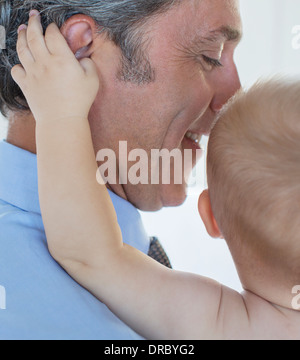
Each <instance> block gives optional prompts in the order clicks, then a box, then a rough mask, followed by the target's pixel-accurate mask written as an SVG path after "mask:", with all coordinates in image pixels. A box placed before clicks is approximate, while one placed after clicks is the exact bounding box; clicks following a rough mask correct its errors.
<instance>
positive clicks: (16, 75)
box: [11, 65, 26, 87]
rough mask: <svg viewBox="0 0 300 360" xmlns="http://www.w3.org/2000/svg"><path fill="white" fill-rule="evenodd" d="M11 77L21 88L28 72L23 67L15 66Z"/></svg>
mask: <svg viewBox="0 0 300 360" xmlns="http://www.w3.org/2000/svg"><path fill="white" fill-rule="evenodd" d="M11 76H12V78H13V79H14V81H15V82H16V83H17V84H18V85H19V86H20V87H21V86H22V83H23V80H24V79H25V77H26V71H25V70H24V68H23V66H22V65H15V66H14V67H13V68H12V69H11Z"/></svg>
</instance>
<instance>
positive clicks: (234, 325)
mask: <svg viewBox="0 0 300 360" xmlns="http://www.w3.org/2000/svg"><path fill="white" fill-rule="evenodd" d="M226 291H227V292H228V295H230V296H228V297H227V300H226V298H225V297H224V304H223V307H224V312H225V313H226V315H224V319H223V321H224V323H223V331H224V337H225V338H227V339H241V340H297V339H299V340H300V313H298V312H296V311H293V310H287V309H286V310H282V309H280V308H278V307H276V306H274V305H273V304H271V303H270V302H268V301H266V300H264V299H262V298H261V297H259V296H257V295H255V294H253V293H251V292H248V291H245V292H243V293H242V294H238V293H235V295H234V296H235V298H236V300H235V301H233V302H232V303H230V302H229V301H230V298H231V299H234V298H233V293H231V294H230V290H225V293H226ZM226 302H227V303H226Z"/></svg>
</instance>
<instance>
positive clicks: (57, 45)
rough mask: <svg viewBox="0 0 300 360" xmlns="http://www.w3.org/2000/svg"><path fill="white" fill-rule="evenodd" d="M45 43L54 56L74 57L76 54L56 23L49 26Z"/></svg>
mask: <svg viewBox="0 0 300 360" xmlns="http://www.w3.org/2000/svg"><path fill="white" fill-rule="evenodd" d="M45 41H46V45H47V48H48V49H49V51H50V53H51V54H52V55H62V56H72V57H74V54H73V52H72V51H71V49H70V47H69V45H68V43H67V41H66V39H65V38H64V36H63V35H62V33H61V32H60V30H59V28H58V26H57V25H56V24H55V23H52V24H50V25H49V26H48V28H47V30H46V33H45Z"/></svg>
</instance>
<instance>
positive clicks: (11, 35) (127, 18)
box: [0, 0, 182, 115]
mask: <svg viewBox="0 0 300 360" xmlns="http://www.w3.org/2000/svg"><path fill="white" fill-rule="evenodd" d="M181 1H182V0H181ZM181 1H180V0H38V1H37V0H24V1H20V0H0V25H1V26H3V27H4V28H5V29H6V49H2V50H1V49H0V111H1V113H2V114H3V115H6V112H7V110H8V109H9V110H12V111H18V110H28V105H27V103H26V100H25V98H24V95H23V94H22V92H21V90H20V88H19V87H18V86H17V84H16V83H15V82H14V81H13V79H12V77H11V74H10V71H11V68H12V67H13V66H14V65H16V64H18V63H19V59H18V55H17V52H16V42H17V29H18V27H19V26H20V25H21V24H26V23H27V22H28V14H29V11H30V10H31V9H37V10H39V11H40V12H41V15H42V24H43V27H44V29H46V27H47V26H48V25H49V24H50V23H52V22H55V23H56V24H57V25H58V26H59V27H61V26H62V25H63V24H64V22H65V21H66V20H67V19H68V18H70V17H71V16H73V15H76V14H84V15H87V16H90V17H91V18H93V19H94V21H95V22H96V24H97V25H98V26H99V33H100V32H105V34H106V35H107V36H108V38H109V39H110V40H111V41H113V42H114V43H115V44H116V45H117V46H119V47H120V49H121V50H122V62H121V66H120V71H119V74H118V78H119V79H120V80H123V81H126V82H133V83H136V84H147V83H150V82H153V81H154V80H155V72H154V69H152V67H151V64H150V61H149V59H148V57H147V54H146V43H147V41H146V40H145V36H144V35H145V34H144V32H143V25H144V24H145V23H146V22H147V21H148V20H149V19H150V18H152V17H153V16H155V15H158V14H161V13H164V12H166V11H167V10H169V9H170V8H171V7H172V6H174V5H175V4H176V3H180V2H181Z"/></svg>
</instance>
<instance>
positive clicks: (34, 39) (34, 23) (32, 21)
mask: <svg viewBox="0 0 300 360" xmlns="http://www.w3.org/2000/svg"><path fill="white" fill-rule="evenodd" d="M29 16H30V17H29V22H28V29H27V42H28V46H29V49H30V51H31V53H32V56H33V58H34V59H39V58H40V57H43V56H47V55H49V51H48V48H47V46H46V43H45V39H44V34H43V27H42V24H41V16H40V13H39V12H38V11H37V10H31V11H30V14H29Z"/></svg>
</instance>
